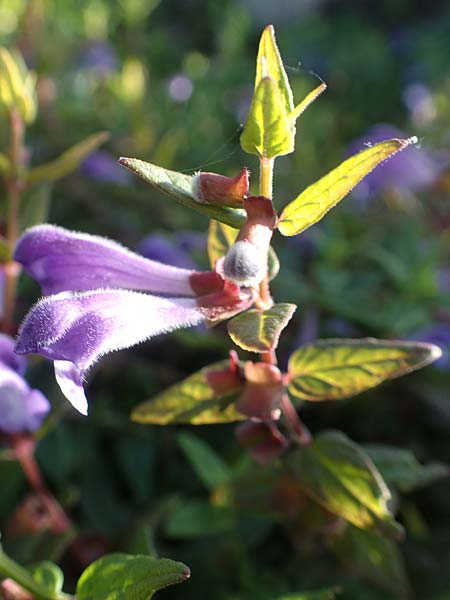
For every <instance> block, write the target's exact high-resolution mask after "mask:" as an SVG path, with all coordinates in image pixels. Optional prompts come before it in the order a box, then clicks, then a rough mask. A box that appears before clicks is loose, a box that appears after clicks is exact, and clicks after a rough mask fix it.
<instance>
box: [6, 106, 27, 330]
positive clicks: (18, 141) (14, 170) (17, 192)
mask: <svg viewBox="0 0 450 600" xmlns="http://www.w3.org/2000/svg"><path fill="white" fill-rule="evenodd" d="M9 122H10V129H11V134H10V135H11V141H10V150H9V158H10V161H11V173H10V175H9V176H8V179H7V180H6V198H7V205H8V209H7V222H6V239H7V242H8V249H9V254H10V256H12V254H13V252H14V247H15V245H16V242H17V238H18V237H19V214H20V213H19V208H20V199H21V195H22V191H23V181H22V180H21V173H20V171H21V163H22V152H23V143H24V134H25V126H24V122H23V119H22V116H21V115H20V113H19V112H18V111H17V110H16V109H15V108H12V109H11V110H10V112H9ZM4 271H5V287H4V292H3V322H2V329H3V331H5V332H6V333H14V332H15V331H14V307H15V303H16V290H17V280H18V278H19V275H20V265H18V264H17V263H16V262H14V261H13V260H9V262H8V263H6V265H5V266H4Z"/></svg>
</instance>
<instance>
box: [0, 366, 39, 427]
mask: <svg viewBox="0 0 450 600" xmlns="http://www.w3.org/2000/svg"><path fill="white" fill-rule="evenodd" d="M49 410H50V403H49V401H48V400H47V398H46V397H45V396H44V395H43V394H41V392H39V391H38V390H32V389H30V387H29V386H28V384H27V382H26V381H25V380H24V379H23V378H22V377H21V376H20V375H19V374H18V373H16V371H13V370H12V369H8V368H6V367H3V366H1V367H0V431H3V432H5V433H20V432H22V431H36V429H38V428H39V427H40V425H41V422H42V420H43V419H44V417H45V416H46V415H47V413H48V412H49Z"/></svg>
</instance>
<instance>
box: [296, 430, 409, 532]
mask: <svg viewBox="0 0 450 600" xmlns="http://www.w3.org/2000/svg"><path fill="white" fill-rule="evenodd" d="M288 460H289V464H290V465H291V467H292V469H293V470H294V472H295V476H296V479H297V481H298V482H299V483H300V485H301V486H302V487H303V488H304V490H305V492H306V493H307V494H308V495H310V496H311V497H312V498H313V499H314V500H316V501H317V502H318V503H319V504H321V505H322V506H323V507H324V508H326V509H327V510H329V511H330V512H332V513H333V514H335V515H337V516H339V517H342V518H343V519H345V520H346V521H349V522H350V523H352V524H353V525H356V526H357V527H360V528H361V529H367V530H369V531H373V532H375V533H378V534H381V535H385V536H388V537H393V538H396V539H399V538H401V537H402V534H403V529H402V527H401V525H400V524H399V523H397V522H396V521H395V519H394V517H393V515H392V512H391V510H390V507H389V502H390V500H391V494H390V492H389V489H388V488H387V486H386V484H385V483H384V481H383V479H382V477H381V475H380V473H379V471H378V469H377V468H376V467H375V465H374V464H373V462H372V461H371V460H370V458H369V457H368V455H367V454H366V453H365V452H364V450H363V449H362V448H361V447H360V446H358V445H357V444H355V443H354V442H352V441H351V440H350V439H349V438H348V437H347V436H346V435H345V434H343V433H341V432H338V431H326V432H324V433H320V434H319V435H318V436H317V437H316V438H315V439H314V442H313V443H312V445H311V446H310V447H307V448H301V449H299V450H296V451H295V452H294V453H293V454H292V455H291V456H290V457H289V459H288Z"/></svg>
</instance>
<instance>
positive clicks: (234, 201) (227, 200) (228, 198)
mask: <svg viewBox="0 0 450 600" xmlns="http://www.w3.org/2000/svg"><path fill="white" fill-rule="evenodd" d="M248 176H249V171H248V169H247V168H246V167H244V168H243V169H242V171H241V172H240V173H239V175H237V176H236V177H225V175H218V174H217V173H202V172H200V173H197V175H195V177H194V183H193V190H194V195H195V197H196V198H197V200H199V201H200V202H204V203H205V204H217V205H219V206H241V205H242V202H243V200H244V197H245V196H246V195H247V194H248V190H249V183H248Z"/></svg>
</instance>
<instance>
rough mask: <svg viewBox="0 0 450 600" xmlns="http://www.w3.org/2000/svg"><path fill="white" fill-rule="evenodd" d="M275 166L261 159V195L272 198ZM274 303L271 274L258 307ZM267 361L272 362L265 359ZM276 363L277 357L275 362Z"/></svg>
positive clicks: (264, 282) (272, 160)
mask: <svg viewBox="0 0 450 600" xmlns="http://www.w3.org/2000/svg"><path fill="white" fill-rule="evenodd" d="M273 167H274V159H273V158H265V157H262V158H261V159H260V171H259V193H260V194H261V196H265V197H266V198H269V199H272V188H273ZM272 304H273V301H272V296H271V295H270V283H269V276H268V275H266V277H265V278H264V279H263V280H262V281H261V283H260V284H259V302H258V303H257V306H258V308H260V309H261V310H266V309H267V308H270V307H271V306H272ZM263 360H264V359H263ZM265 362H270V361H267V359H265ZM271 364H276V359H275V362H274V363H271Z"/></svg>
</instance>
